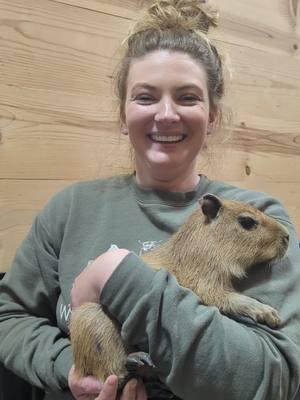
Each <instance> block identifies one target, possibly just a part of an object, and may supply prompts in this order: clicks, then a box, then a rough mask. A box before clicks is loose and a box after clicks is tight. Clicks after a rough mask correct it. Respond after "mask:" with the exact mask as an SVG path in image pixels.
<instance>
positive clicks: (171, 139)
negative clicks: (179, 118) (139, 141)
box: [150, 135, 185, 143]
mask: <svg viewBox="0 0 300 400" xmlns="http://www.w3.org/2000/svg"><path fill="white" fill-rule="evenodd" d="M184 137H185V136H184V135H177V136H164V135H150V138H151V139H152V140H153V141H154V142H159V143H177V142H181V141H182V140H183V139H184Z"/></svg>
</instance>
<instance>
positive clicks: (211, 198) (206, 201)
mask: <svg viewBox="0 0 300 400" xmlns="http://www.w3.org/2000/svg"><path fill="white" fill-rule="evenodd" d="M199 203H200V205H201V208H202V212H203V214H204V215H205V216H206V218H207V222H210V221H212V220H213V219H215V218H216V217H217V216H218V214H219V212H220V210H221V208H222V202H221V199H219V197H217V196H215V195H214V194H210V193H207V194H205V195H204V196H203V197H202V198H201V199H200V201H199Z"/></svg>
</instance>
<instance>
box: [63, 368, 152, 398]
mask: <svg viewBox="0 0 300 400" xmlns="http://www.w3.org/2000/svg"><path fill="white" fill-rule="evenodd" d="M68 384H69V388H70V391H71V393H72V395H73V397H74V398H75V399H76V400H91V399H93V398H94V399H95V400H146V399H147V395H146V390H145V387H144V385H143V383H142V382H141V381H137V380H136V379H132V380H130V381H129V382H128V383H127V384H126V385H125V387H124V389H123V392H122V394H121V396H120V397H118V395H117V391H118V378H117V377H116V376H115V375H111V376H109V377H108V378H107V380H106V381H105V382H104V383H101V382H100V381H99V380H98V379H97V378H95V377H93V376H86V377H84V378H80V379H78V378H77V377H76V375H75V373H74V365H73V366H72V368H71V370H70V372H69V377H68Z"/></svg>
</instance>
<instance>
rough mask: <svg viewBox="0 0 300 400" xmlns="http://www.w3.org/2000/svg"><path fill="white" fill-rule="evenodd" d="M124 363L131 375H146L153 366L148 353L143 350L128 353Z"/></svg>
mask: <svg viewBox="0 0 300 400" xmlns="http://www.w3.org/2000/svg"><path fill="white" fill-rule="evenodd" d="M125 365H126V369H127V371H128V373H129V374H130V375H131V376H135V375H137V376H144V375H147V372H149V371H151V370H153V368H155V365H154V363H153V361H152V360H151V357H150V355H149V354H148V353H145V352H143V351H137V352H135V353H130V354H128V356H127V360H126V364H125Z"/></svg>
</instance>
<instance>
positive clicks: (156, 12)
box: [115, 0, 224, 123]
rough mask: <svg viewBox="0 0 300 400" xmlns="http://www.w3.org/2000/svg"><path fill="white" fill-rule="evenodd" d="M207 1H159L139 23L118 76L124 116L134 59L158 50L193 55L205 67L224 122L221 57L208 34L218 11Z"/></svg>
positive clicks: (213, 103) (214, 103)
mask: <svg viewBox="0 0 300 400" xmlns="http://www.w3.org/2000/svg"><path fill="white" fill-rule="evenodd" d="M205 3H206V2H205V0H156V1H154V2H153V3H152V5H151V6H150V7H149V8H148V10H147V11H146V13H145V14H144V15H143V16H142V17H141V18H140V19H139V20H138V21H137V22H136V24H135V25H134V27H133V29H132V31H131V32H130V34H129V36H128V37H127V39H126V40H125V41H124V50H125V54H124V56H123V58H122V59H121V62H120V64H119V68H118V70H117V74H116V77H115V84H116V86H115V89H116V95H117V97H118V99H119V104H120V117H121V120H122V119H123V117H124V107H125V100H126V89H127V77H128V72H129V68H130V65H131V62H132V60H134V59H138V58H140V57H143V56H145V55H146V54H148V53H151V52H153V51H156V50H170V51H177V52H182V53H185V54H189V55H190V56H191V57H192V58H193V59H194V60H195V61H197V62H198V63H199V64H200V65H201V66H202V67H204V69H205V71H206V74H207V87H208V94H209V101H210V106H211V107H213V108H214V109H215V110H216V111H217V112H218V116H219V118H218V119H219V123H220V121H221V107H220V100H221V99H222V97H223V94H224V78H223V68H222V60H221V57H220V55H219V53H218V51H217V49H216V48H215V46H214V45H213V44H212V43H211V42H210V40H209V38H208V37H207V32H208V30H209V28H210V27H211V26H217V20H218V14H217V12H216V11H214V10H213V9H212V8H210V7H209V6H208V5H207V4H205Z"/></svg>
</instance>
